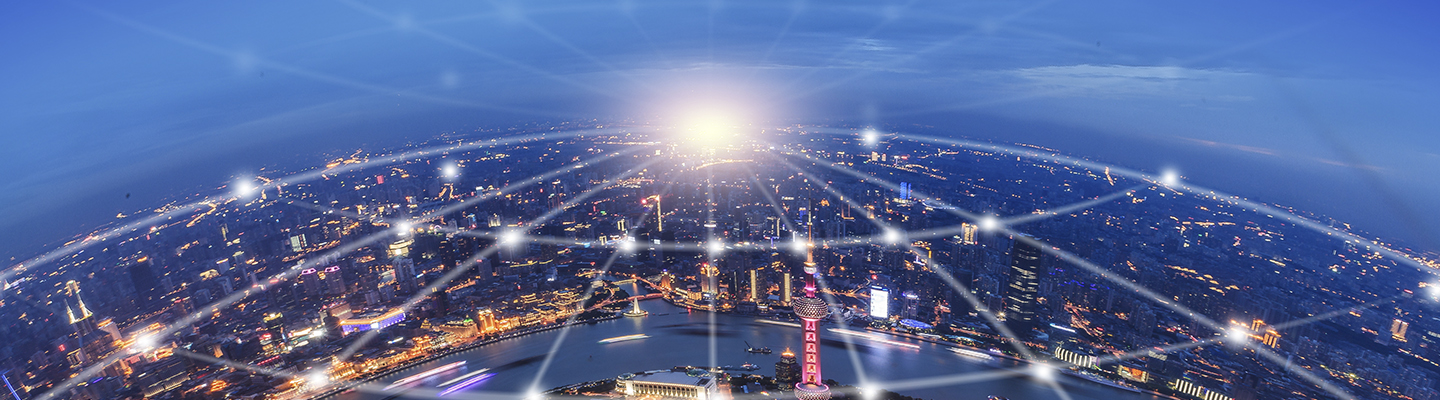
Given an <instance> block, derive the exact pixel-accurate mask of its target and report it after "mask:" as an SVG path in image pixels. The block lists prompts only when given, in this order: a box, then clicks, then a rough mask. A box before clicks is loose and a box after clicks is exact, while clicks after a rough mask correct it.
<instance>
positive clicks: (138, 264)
mask: <svg viewBox="0 0 1440 400" xmlns="http://www.w3.org/2000/svg"><path fill="white" fill-rule="evenodd" d="M129 273H130V283H133V284H135V305H136V306H138V307H139V308H140V312H141V313H142V314H143V313H145V312H148V311H153V310H154V308H155V306H156V305H157V304H158V302H159V301H160V297H161V296H163V295H164V293H161V290H160V280H159V279H156V278H155V270H154V268H152V266H151V259H150V257H141V258H140V259H139V260H135V262H134V263H131V264H130V268H129Z"/></svg>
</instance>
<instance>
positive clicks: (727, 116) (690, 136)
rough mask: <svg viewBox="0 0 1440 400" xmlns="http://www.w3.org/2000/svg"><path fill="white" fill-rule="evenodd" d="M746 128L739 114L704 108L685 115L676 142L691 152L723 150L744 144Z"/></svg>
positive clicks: (711, 107) (721, 108)
mask: <svg viewBox="0 0 1440 400" xmlns="http://www.w3.org/2000/svg"><path fill="white" fill-rule="evenodd" d="M744 126H745V123H744V121H743V118H742V117H740V115H739V113H737V112H734V111H730V110H728V109H726V108H724V107H717V106H704V107H700V108H696V109H694V110H691V111H689V112H687V113H685V115H684V117H682V119H681V126H680V132H677V133H678V136H677V137H676V138H675V140H676V143H679V144H681V145H682V146H683V147H687V148H690V149H691V150H697V151H707V150H717V149H723V148H727V147H732V146H737V145H740V144H742V143H744V141H745V136H746V135H745V130H744Z"/></svg>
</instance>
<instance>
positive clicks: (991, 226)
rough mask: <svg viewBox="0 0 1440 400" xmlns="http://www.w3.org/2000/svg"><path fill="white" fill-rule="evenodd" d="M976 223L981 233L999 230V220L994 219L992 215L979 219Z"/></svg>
mask: <svg viewBox="0 0 1440 400" xmlns="http://www.w3.org/2000/svg"><path fill="white" fill-rule="evenodd" d="M978 223H979V225H980V230H982V231H986V232H994V231H995V230H997V229H1000V219H999V218H995V216H993V215H987V216H985V217H984V218H980V221H978Z"/></svg>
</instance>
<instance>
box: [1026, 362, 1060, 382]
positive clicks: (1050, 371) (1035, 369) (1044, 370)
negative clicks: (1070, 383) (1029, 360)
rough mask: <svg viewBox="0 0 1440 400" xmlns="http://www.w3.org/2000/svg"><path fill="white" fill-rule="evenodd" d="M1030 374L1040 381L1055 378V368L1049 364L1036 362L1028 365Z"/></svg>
mask: <svg viewBox="0 0 1440 400" xmlns="http://www.w3.org/2000/svg"><path fill="white" fill-rule="evenodd" d="M1030 376H1033V377H1035V379H1039V380H1042V381H1047V382H1048V381H1052V380H1055V368H1054V367H1051V366H1050V364H1045V363H1036V364H1033V365H1031V366H1030Z"/></svg>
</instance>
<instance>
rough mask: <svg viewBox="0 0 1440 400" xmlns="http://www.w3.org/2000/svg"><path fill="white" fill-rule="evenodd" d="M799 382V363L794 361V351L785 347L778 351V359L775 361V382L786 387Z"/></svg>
mask: <svg viewBox="0 0 1440 400" xmlns="http://www.w3.org/2000/svg"><path fill="white" fill-rule="evenodd" d="M799 382H800V364H797V363H796V362H795V353H793V352H791V351H790V349H785V352H784V353H780V361H776V362H775V384H776V385H780V387H785V388H788V387H791V386H795V384H796V383H799Z"/></svg>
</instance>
